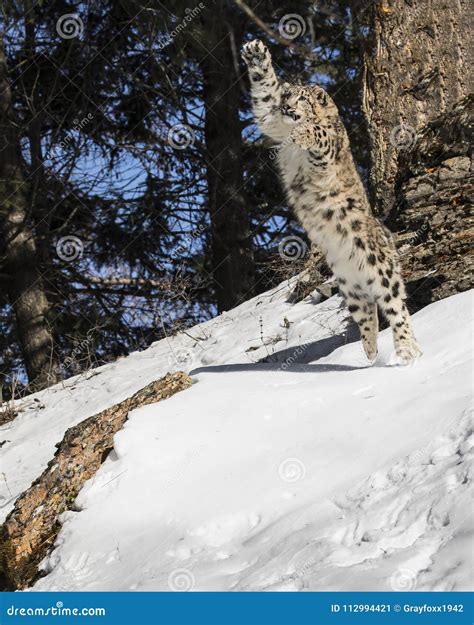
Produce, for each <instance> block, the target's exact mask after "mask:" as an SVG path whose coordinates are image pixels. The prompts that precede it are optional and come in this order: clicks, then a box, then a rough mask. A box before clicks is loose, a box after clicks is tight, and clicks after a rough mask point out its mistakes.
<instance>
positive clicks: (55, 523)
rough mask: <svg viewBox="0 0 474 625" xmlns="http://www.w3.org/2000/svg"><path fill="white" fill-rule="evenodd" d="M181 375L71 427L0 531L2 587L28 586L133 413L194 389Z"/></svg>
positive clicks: (143, 389)
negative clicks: (63, 520)
mask: <svg viewBox="0 0 474 625" xmlns="http://www.w3.org/2000/svg"><path fill="white" fill-rule="evenodd" d="M191 384H192V381H191V378H190V377H189V376H188V375H187V374H185V373H182V372H181V371H178V372H177V373H173V374H168V375H166V376H165V377H164V378H161V379H160V380H158V381H156V382H152V383H151V384H148V385H147V386H145V387H144V388H142V389H141V390H140V391H138V392H137V393H135V394H134V395H133V396H132V397H130V398H129V399H126V400H124V401H122V402H120V403H118V404H116V405H115V406H112V407H110V408H107V409H106V410H103V411H102V412H100V413H98V414H96V415H94V416H92V417H89V418H88V419H86V420H85V421H82V422H81V423H79V424H78V425H76V426H74V427H72V428H70V429H69V430H67V432H66V433H65V435H64V438H63V440H62V441H61V442H60V443H59V444H58V445H57V447H58V449H57V452H56V454H55V456H54V458H53V459H52V460H51V461H50V462H49V464H48V466H47V468H46V469H45V470H44V471H43V473H42V474H41V476H40V477H39V478H38V479H37V480H35V482H33V484H32V485H31V486H30V488H29V489H28V490H26V491H25V492H24V493H23V494H22V495H21V497H19V499H18V500H17V502H16V504H15V508H14V509H13V510H12V512H11V513H10V514H9V515H8V517H7V519H6V520H5V522H4V524H3V525H2V527H1V533H0V587H1V589H2V590H15V589H22V588H26V587H28V586H30V585H31V584H32V583H33V581H34V580H35V578H36V577H37V576H38V565H39V563H40V562H41V560H42V559H43V558H44V557H45V556H46V554H47V552H48V550H49V549H50V548H51V546H52V545H53V543H54V540H55V538H56V536H57V534H58V532H59V530H60V523H59V515H60V514H61V513H62V512H64V511H65V510H69V509H71V507H72V505H73V503H74V500H75V498H76V496H77V494H78V493H79V490H80V489H81V488H82V486H83V485H84V483H85V482H86V480H88V479H90V478H91V477H92V476H93V475H94V474H95V473H96V471H97V470H98V469H99V467H100V465H101V464H102V462H104V460H105V458H106V457H107V455H108V453H109V451H111V450H112V448H113V437H114V434H115V433H116V432H117V431H118V430H119V429H120V428H121V427H122V426H123V424H124V423H125V421H126V420H127V418H128V414H129V412H130V411H131V410H134V409H135V408H138V407H139V406H145V405H147V404H151V403H155V402H158V401H161V400H162V399H166V398H168V397H171V396H172V395H174V394H175V393H177V392H178V391H181V390H183V389H186V388H188V387H189V386H191Z"/></svg>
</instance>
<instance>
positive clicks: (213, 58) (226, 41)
mask: <svg viewBox="0 0 474 625" xmlns="http://www.w3.org/2000/svg"><path fill="white" fill-rule="evenodd" d="M226 10H227V9H226V7H225V6H224V4H222V5H219V6H216V7H214V8H213V9H212V12H211V11H210V12H209V13H210V18H209V19H210V20H212V23H211V24H209V27H208V28H207V29H206V32H207V33H211V34H212V38H213V41H212V42H211V43H209V42H207V43H206V47H207V48H208V49H210V50H211V51H212V52H211V53H210V54H207V55H206V56H205V58H204V60H203V62H202V69H203V80H204V103H205V115H206V119H205V139H206V153H207V155H206V160H207V184H208V196H209V209H210V215H211V227H212V268H213V277H214V282H215V289H216V296H217V306H218V309H219V311H223V310H229V309H230V308H233V307H234V306H236V305H238V304H240V303H241V302H243V301H245V300H246V299H248V298H249V297H252V295H253V294H254V283H255V266H254V257H253V245H252V236H251V232H250V217H249V211H248V203H247V200H246V197H245V193H244V178H243V167H242V136H241V124H240V119H239V101H240V92H239V80H238V74H237V70H236V65H235V62H236V59H235V58H234V56H233V49H234V52H237V53H238V51H239V49H240V45H241V33H240V32H239V34H237V32H238V26H237V25H236V27H235V30H234V31H233V33H232V36H234V35H235V39H234V41H232V39H231V34H230V32H229V30H228V26H227V24H229V22H230V19H229V20H228V19H227V16H226V15H225V12H226ZM232 21H233V23H234V24H235V16H234V17H233V18H232Z"/></svg>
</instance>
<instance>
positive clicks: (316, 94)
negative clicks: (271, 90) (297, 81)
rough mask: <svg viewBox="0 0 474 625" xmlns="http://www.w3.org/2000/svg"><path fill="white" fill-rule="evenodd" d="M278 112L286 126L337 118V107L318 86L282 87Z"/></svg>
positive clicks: (287, 85)
mask: <svg viewBox="0 0 474 625" xmlns="http://www.w3.org/2000/svg"><path fill="white" fill-rule="evenodd" d="M280 111H281V114H282V117H283V121H284V122H285V123H287V124H300V123H302V122H305V121H310V120H314V121H316V122H320V121H322V120H323V119H327V118H330V117H334V116H337V107H336V105H335V104H334V102H333V100H332V98H331V97H330V96H329V95H328V94H327V93H326V91H324V89H323V88H322V87H318V86H316V85H315V86H313V85H310V86H300V85H290V84H289V83H287V82H285V83H283V85H282V94H281V102H280Z"/></svg>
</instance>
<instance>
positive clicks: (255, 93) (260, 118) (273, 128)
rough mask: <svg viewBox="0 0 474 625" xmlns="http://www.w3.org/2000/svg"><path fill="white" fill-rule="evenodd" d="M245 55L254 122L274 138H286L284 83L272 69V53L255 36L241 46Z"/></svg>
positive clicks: (287, 131) (275, 139) (287, 130)
mask: <svg viewBox="0 0 474 625" xmlns="http://www.w3.org/2000/svg"><path fill="white" fill-rule="evenodd" d="M242 58H243V59H244V61H245V63H246V64H247V67H248V70H249V77H250V87H251V96H252V107H253V114H254V117H255V121H256V122H257V124H258V126H259V128H260V130H261V131H262V132H263V133H264V134H266V135H267V136H269V137H270V138H271V139H273V140H274V141H283V140H284V139H285V138H286V137H287V136H288V134H289V128H288V126H287V125H285V124H284V123H283V121H282V117H281V112H280V102H281V85H280V83H279V81H278V78H277V77H276V74H275V70H274V69H273V65H272V58H271V56H270V52H269V51H268V48H267V47H266V46H265V45H264V44H263V43H262V42H261V41H260V40H259V39H254V40H253V41H249V42H248V43H246V44H245V45H244V47H243V48H242Z"/></svg>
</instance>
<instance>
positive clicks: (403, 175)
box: [356, 0, 474, 310]
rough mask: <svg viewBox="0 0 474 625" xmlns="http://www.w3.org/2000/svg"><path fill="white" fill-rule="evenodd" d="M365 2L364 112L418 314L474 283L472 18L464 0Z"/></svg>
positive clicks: (381, 202)
mask: <svg viewBox="0 0 474 625" xmlns="http://www.w3.org/2000/svg"><path fill="white" fill-rule="evenodd" d="M357 1H358V0H356V2H357ZM358 6H359V11H357V10H356V16H357V15H359V17H361V18H365V17H366V16H367V14H369V22H370V29H371V33H372V41H371V45H370V48H369V49H367V50H366V52H365V59H364V77H363V106H364V112H365V115H366V118H367V123H368V129H369V133H370V139H371V161H372V167H371V175H370V182H371V192H372V199H373V204H374V210H375V212H376V213H378V214H379V215H381V216H383V217H385V218H386V219H387V221H388V225H389V226H390V228H391V229H392V230H395V231H396V232H397V233H398V237H397V239H398V243H399V246H400V252H401V255H402V267H403V270H404V276H405V279H406V280H407V282H408V293H409V299H408V305H409V307H410V308H411V310H417V309H419V308H421V307H422V306H424V305H426V304H428V303H430V302H432V301H435V300H437V299H440V298H442V297H446V296H448V295H452V294H454V293H456V292H458V291H463V290H466V289H468V288H469V287H470V285H471V278H472V268H473V267H472V265H473V262H472V222H470V220H469V214H470V211H471V209H472V202H473V186H474V185H473V183H474V179H473V168H472V154H471V147H470V145H472V127H473V126H472V124H473V99H472V96H470V95H469V89H471V90H472V85H473V77H472V68H473V63H474V59H473V58H472V56H473V53H472V46H469V44H468V42H469V40H470V33H471V32H472V21H473V16H472V11H471V12H470V11H469V10H468V2H467V1H464V0H453V1H451V0H450V1H447V0H416V1H413V0H403V1H401V0H396V1H395V0H383V1H378V2H376V3H374V4H372V5H371V6H370V8H369V10H368V11H367V5H366V3H363V2H361V3H358ZM356 7H357V4H356ZM470 254H471V256H470Z"/></svg>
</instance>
